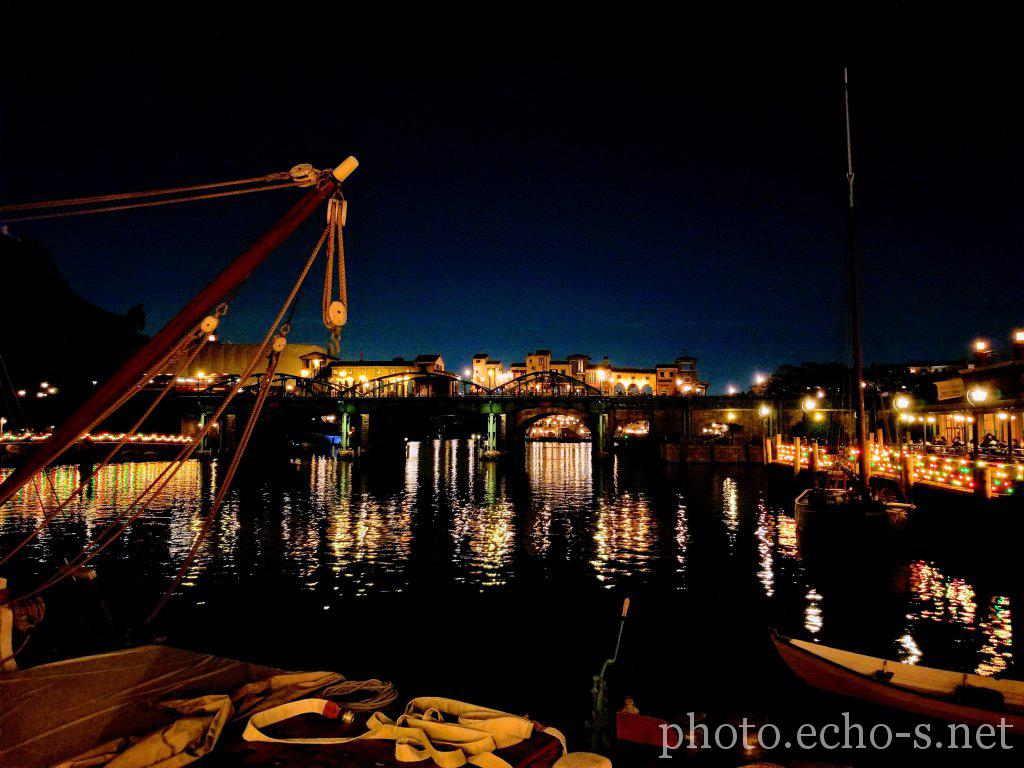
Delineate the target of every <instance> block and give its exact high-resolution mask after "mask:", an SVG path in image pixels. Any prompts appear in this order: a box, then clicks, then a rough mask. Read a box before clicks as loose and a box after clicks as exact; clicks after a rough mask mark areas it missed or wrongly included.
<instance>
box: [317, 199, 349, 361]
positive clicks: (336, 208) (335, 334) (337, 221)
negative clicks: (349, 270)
mask: <svg viewBox="0 0 1024 768" xmlns="http://www.w3.org/2000/svg"><path fill="white" fill-rule="evenodd" d="M347 212H348V203H346V202H345V198H343V197H340V196H338V197H332V198H331V199H330V200H329V201H328V202H327V230H328V232H329V233H330V234H329V236H328V239H327V269H326V270H325V273H324V294H323V301H322V302H321V305H320V308H321V311H322V313H323V321H324V326H326V328H327V330H328V331H330V334H331V342H330V344H328V352H330V353H331V354H332V355H337V354H338V353H339V352H340V351H341V327H342V326H343V325H345V322H346V321H347V320H348V285H347V283H346V279H345V240H344V232H343V230H344V227H345V218H346V215H347ZM335 254H337V255H335ZM335 259H337V270H338V298H337V299H334V298H333V292H334V269H335Z"/></svg>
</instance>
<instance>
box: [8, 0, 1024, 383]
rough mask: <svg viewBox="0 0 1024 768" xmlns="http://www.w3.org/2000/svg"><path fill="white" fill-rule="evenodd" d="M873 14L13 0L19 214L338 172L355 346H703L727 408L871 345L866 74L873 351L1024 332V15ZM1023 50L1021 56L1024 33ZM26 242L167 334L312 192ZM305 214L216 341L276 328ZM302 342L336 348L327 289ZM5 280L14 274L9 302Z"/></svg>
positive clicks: (940, 346)
mask: <svg viewBox="0 0 1024 768" xmlns="http://www.w3.org/2000/svg"><path fill="white" fill-rule="evenodd" d="M901 9H902V10H901V11H900V12H899V13H898V14H894V13H890V14H887V15H886V16H885V17H884V18H882V17H879V18H870V17H862V18H858V19H856V20H853V21H851V22H848V23H847V24H839V23H833V22H831V21H824V20H816V19H807V18H804V19H801V20H799V21H798V22H796V21H793V20H786V19H775V18H769V17H758V18H754V17H744V15H743V14H742V13H741V12H740V11H738V10H736V11H734V12H733V13H732V14H730V15H729V17H727V18H712V17H710V16H705V15H700V16H696V15H694V16H692V17H690V18H680V17H678V16H669V15H667V14H666V15H664V16H661V17H659V16H657V15H654V14H651V13H637V14H635V15H630V16H627V15H625V12H624V11H623V12H620V13H618V14H616V15H614V16H599V15H596V14H589V15H588V16H587V17H586V18H585V17H583V16H582V15H580V14H569V13H566V14H565V15H562V16H553V15H552V14H551V13H550V11H547V10H543V6H537V7H536V8H533V9H531V8H530V7H529V6H524V5H503V4H498V5H496V6H493V7H492V10H489V11H483V10H477V11H473V12H465V13H455V12H452V13H451V14H448V15H445V14H438V13H436V12H435V13H428V12H427V11H418V12H414V11H410V10H407V9H403V7H402V6H391V7H389V8H388V9H386V12H384V13H382V14H381V15H380V16H379V17H374V16H363V15H359V16H357V15H356V14H355V13H353V12H350V11H347V10H338V11H334V12H330V13H329V12H317V13H310V14H308V15H299V14H296V15H294V16H289V15H288V12H287V10H281V9H279V10H278V12H277V13H276V14H275V16H274V17H272V18H265V19H258V18H257V19H255V20H253V19H252V14H251V13H246V14H245V15H244V16H245V21H244V22H242V21H239V19H238V18H224V19H218V18H213V17H211V16H209V15H203V16H198V15H197V16H194V17H193V16H189V17H188V18H179V19H174V18H165V19H163V20H161V21H160V22H159V23H158V22H157V20H156V19H154V18H153V17H152V15H151V13H150V12H149V11H147V12H146V14H145V16H143V15H142V13H141V11H139V12H132V13H138V15H137V16H133V15H131V14H128V15H125V14H121V15H119V16H118V17H116V18H115V17H113V16H109V17H107V16H105V17H97V16H92V15H83V16H81V17H77V18H76V17H68V16H62V17H61V18H60V19H59V20H58V19H49V18H45V17H42V16H32V15H22V14H21V13H20V12H19V13H15V12H14V11H12V10H10V9H8V10H7V11H6V12H5V16H6V17H7V19H8V21H9V22H10V23H9V24H7V25H6V26H7V29H6V30H5V32H4V35H5V37H6V40H5V42H4V46H3V53H2V56H3V59H4V61H3V65H4V66H3V70H4V72H5V74H4V81H5V86H4V88H3V93H2V96H0V99H2V101H0V108H2V115H0V118H2V134H0V198H2V200H3V201H4V202H21V201H26V200H33V199H48V198H54V197H65V196H71V195H78V194H93V193H95V194H99V193H106V192H114V191H126V190H133V189H145V188H149V187H161V186H170V185H177V184H188V183H197V182H203V181H210V180H220V179H230V178H237V177H242V176H250V175H256V174H260V173H265V172H268V171H274V170H283V169H287V168H288V167H290V166H291V165H293V164H295V163H299V162H312V163H314V164H316V165H318V166H321V167H325V166H330V165H333V164H335V163H337V162H339V161H340V160H341V159H343V158H344V157H345V156H346V155H348V154H354V155H356V156H357V157H358V158H359V159H360V161H361V163H362V166H361V168H360V169H359V171H358V172H357V173H356V174H355V175H354V176H353V177H352V179H351V181H350V183H349V184H348V185H347V188H346V196H347V197H348V199H349V203H350V208H349V226H348V228H347V230H346V233H347V240H346V246H347V251H348V257H349V258H348V267H349V286H350V289H349V290H350V310H349V317H350V322H349V325H348V326H347V327H346V329H345V331H344V334H343V354H346V355H348V354H351V355H358V354H359V353H360V352H363V353H365V355H366V356H367V357H381V356H388V357H390V356H393V355H399V354H402V355H415V354H417V353H421V352H428V351H429V352H434V351H436V352H440V353H441V354H443V355H444V356H445V359H446V362H447V363H448V365H449V367H450V368H458V369H460V370H461V369H462V368H463V367H465V364H466V362H468V360H469V357H470V356H471V355H472V354H473V353H474V352H481V351H485V352H489V353H491V354H492V355H494V356H496V357H501V358H502V359H504V360H506V361H508V360H511V359H513V358H515V359H522V357H523V355H524V353H525V352H526V351H527V350H528V349H531V348H535V347H548V348H551V349H553V350H555V353H556V355H559V356H562V355H564V354H567V353H570V352H575V351H581V352H588V353H590V354H591V355H594V356H595V357H600V356H602V355H609V356H611V358H612V359H613V360H614V361H617V362H620V363H625V364H653V363H655V362H658V361H661V360H670V359H672V358H674V357H676V356H678V355H681V354H692V355H696V356H697V357H698V358H699V359H700V367H701V370H702V374H703V375H704V376H705V377H706V378H708V379H710V380H711V382H712V384H713V386H714V387H715V388H717V389H719V390H721V389H722V388H724V387H725V385H726V384H727V383H730V382H733V383H736V384H739V385H746V384H748V383H749V381H750V378H751V377H752V375H753V372H754V371H755V370H760V371H770V370H772V369H773V368H774V367H775V366H776V365H778V364H780V363H785V362H800V361H803V360H810V359H836V358H837V357H839V356H841V355H842V354H843V353H844V348H843V346H842V344H843V343H844V339H845V338H846V331H845V327H846V326H845V323H844V322H843V311H844V310H843V272H842V270H843V268H844V267H843V264H844V262H843V225H842V222H843V205H844V202H845V177H844V174H845V167H844V164H845V156H844V152H845V147H844V144H843V134H842V122H841V120H842V113H841V88H840V83H841V67H842V65H843V64H844V63H848V64H849V65H850V67H851V89H852V100H853V110H854V116H853V117H854V124H855V142H856V146H855V163H856V166H857V193H858V200H859V204H860V208H861V221H860V227H861V229H860V231H861V243H862V253H863V260H864V265H865V266H864V270H865V278H866V279H865V291H864V293H865V295H864V300H865V309H866V318H867V319H866V323H865V325H866V328H865V334H866V335H865V352H866V358H867V360H868V361H893V360H899V359H906V358H929V357H949V356H959V355H962V354H964V353H965V350H966V345H967V343H968V341H969V340H970V339H971V338H972V337H973V336H974V335H976V334H988V335H991V336H993V337H995V338H998V339H1005V338H1006V337H1007V335H1008V333H1009V331H1010V329H1011V328H1012V327H1013V326H1014V325H1015V324H1017V323H1018V322H1024V306H1022V304H1024V296H1022V293H1021V289H1020V276H1019V265H1020V256H1021V245H1022V237H1021V236H1022V234H1024V232H1022V226H1021V203H1022V202H1024V200H1022V197H1024V195H1022V159H1024V158H1022V144H1021V122H1020V114H1019V104H1020V100H1021V96H1022V94H1021V85H1020V80H1019V66H1017V64H1016V63H1015V62H1014V60H1013V59H1012V58H1011V56H1012V54H1013V51H1014V50H1015V48H1014V47H1010V45H1009V43H1010V41H1009V40H1006V41H1004V40H1003V39H1002V32H1001V31H1000V30H1002V31H1005V32H1006V33H1007V34H1009V31H1010V30H1012V29H1013V28H1014V27H1015V24H1016V21H1015V20H1013V19H1009V18H1005V19H999V18H987V19H984V20H978V21H977V23H972V22H970V21H965V20H964V19H963V18H956V19H950V20H948V21H947V20H941V19H940V20H934V19H932V20H927V19H925V18H924V16H923V15H922V14H918V13H915V12H913V11H912V10H908V7H907V6H901ZM1004 42H1005V43H1006V46H1004ZM296 194H298V193H295V192H291V191H285V192H271V193H266V194H265V195H262V196H250V197H245V198H241V199H239V200H236V201H233V202H218V203H199V204H193V205H189V206H187V207H184V206H183V207H177V208H173V209H172V208H161V209H157V210H155V211H143V212H132V213H124V214H115V215H110V216H105V217H91V218H83V219H73V220H68V221H62V222H47V223H40V224H24V225H15V227H14V230H15V232H16V233H18V234H21V235H24V236H28V237H33V238H36V239H39V240H40V241H42V242H43V243H44V244H45V245H46V246H47V247H48V248H49V249H50V250H51V251H52V252H53V253H54V255H55V257H56V258H57V261H58V263H59V264H60V266H61V268H62V269H63V270H64V272H65V273H66V274H67V276H68V278H69V279H70V281H71V283H72V285H73V286H74V287H75V288H76V289H77V290H78V291H79V292H80V293H82V294H83V295H84V296H86V297H87V298H89V299H91V300H93V301H95V302H96V303H98V304H100V305H101V306H104V307H106V308H109V309H112V310H116V311H124V310H125V309H127V308H128V307H129V306H130V305H132V304H135V303H139V302H141V303H143V304H144V305H145V307H146V311H147V315H148V326H147V329H148V330H149V332H151V333H152V332H154V331H155V330H156V329H157V327H158V326H159V325H161V324H162V323H163V322H164V321H166V320H167V319H168V317H169V316H170V315H171V313H172V312H173V311H174V310H175V309H176V308H178V307H179V306H180V305H181V304H182V303H183V302H184V301H185V300H186V299H187V297H189V296H190V295H191V294H192V293H193V292H195V291H197V290H198V289H199V288H200V287H201V286H202V285H203V284H204V282H205V281H206V280H207V279H209V278H210V277H211V276H212V274H213V272H214V270H216V269H219V268H220V267H222V266H223V265H225V264H226V263H227V262H228V261H229V260H230V259H231V258H232V257H233V256H234V255H235V254H237V252H238V251H239V250H240V249H241V248H242V247H244V246H245V245H246V244H247V243H248V242H249V241H250V240H252V239H253V238H254V237H255V236H256V235H257V234H258V233H259V232H260V231H261V230H262V229H263V228H265V227H267V226H268V225H270V224H271V223H272V222H273V220H274V219H275V217H276V216H277V215H278V214H279V213H280V212H281V211H283V210H284V209H285V208H286V207H287V206H288V204H289V203H290V202H291V201H292V200H293V199H294V197H295V196H296ZM320 223H321V222H320V220H317V221H316V222H312V223H310V225H309V226H308V227H307V228H306V229H304V230H303V231H302V232H301V233H300V234H299V235H298V236H296V237H295V238H294V239H293V241H292V242H291V243H290V244H289V245H288V246H287V247H285V248H282V249H281V250H280V251H279V252H278V253H277V254H276V255H275V257H274V258H273V260H272V261H271V262H269V263H268V264H267V265H265V268H264V269H262V270H261V271H260V272H258V273H257V274H256V275H255V276H254V277H253V279H252V280H250V282H249V284H248V285H247V286H246V287H245V289H244V291H243V293H242V295H241V296H240V297H239V299H238V300H237V301H236V302H235V304H234V306H233V308H232V310H231V312H230V314H229V317H228V319H227V320H226V321H225V323H224V324H223V326H222V329H223V336H224V338H231V339H235V340H240V341H241V340H248V339H253V338H255V337H256V336H257V335H258V334H259V333H260V331H261V329H262V328H263V327H264V326H263V324H265V323H266V322H269V318H270V315H271V312H272V309H273V306H274V304H275V302H277V301H278V297H280V296H282V295H283V293H284V292H286V291H287V289H288V288H289V287H290V285H291V281H292V276H293V275H294V274H295V272H296V271H297V269H298V265H299V264H300V260H301V258H302V252H303V251H304V250H305V249H308V247H310V245H311V244H312V241H313V239H314V237H315V235H316V233H315V229H316V228H317V227H318V226H320ZM311 288H312V290H311V292H310V293H309V294H307V295H306V297H305V299H304V302H303V306H302V307H301V308H300V312H299V317H300V319H299V321H298V323H297V328H296V330H295V331H293V334H292V338H293V339H296V340H304V341H311V342H321V343H322V342H323V341H324V340H325V336H324V332H323V329H322V327H320V325H319V319H318V311H317V304H318V300H317V296H316V292H317V290H318V289H317V287H316V286H315V285H314V286H311ZM7 289H8V290H9V289H10V288H7Z"/></svg>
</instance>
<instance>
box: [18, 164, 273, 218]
mask: <svg viewBox="0 0 1024 768" xmlns="http://www.w3.org/2000/svg"><path fill="white" fill-rule="evenodd" d="M290 178H291V175H290V173H289V172H288V171H281V172H278V173H268V174H266V175H264V176H253V177H252V178H250V179H235V180H233V181H215V182H211V183H209V184H192V185H190V186H187V187H167V188H165V189H149V190H145V191H143V192H120V193H117V194H111V195H92V196H90V197H66V198H63V199H61V200H40V201H38V202H34V203H15V204H12V205H0V212H4V211H34V210H38V209H40V208H64V207H69V206H73V205H91V204H93V203H110V202H114V201H115V200H134V199H137V198H140V197H158V196H160V195H180V194H182V193H184V192H201V191H204V190H207V189H216V188H217V187H238V186H242V185H244V184H258V183H263V182H266V183H269V182H271V181H285V180H288V179H290Z"/></svg>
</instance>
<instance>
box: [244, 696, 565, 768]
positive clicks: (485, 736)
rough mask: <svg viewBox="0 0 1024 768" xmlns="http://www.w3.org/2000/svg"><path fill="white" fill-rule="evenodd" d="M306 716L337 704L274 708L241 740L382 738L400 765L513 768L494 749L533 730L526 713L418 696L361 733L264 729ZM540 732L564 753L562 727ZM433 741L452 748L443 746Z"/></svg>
mask: <svg viewBox="0 0 1024 768" xmlns="http://www.w3.org/2000/svg"><path fill="white" fill-rule="evenodd" d="M305 714H317V715H323V716H324V717H330V718H336V717H338V714H339V708H338V705H337V704H335V703H334V702H332V701H328V700H327V699H300V700H299V701H292V702H289V703H288V704H282V705H280V706H277V707H272V708H270V709H267V710H264V711H263V712H259V713H257V714H255V715H253V716H252V717H251V718H249V721H248V722H247V723H246V726H245V731H244V732H243V733H242V739H243V740H245V741H259V742H268V743H275V744H313V745H336V744H350V743H352V742H355V741H361V740H367V739H381V740H388V741H394V742H395V759H396V760H398V761H399V762H402V763H411V762H419V761H420V760H426V759H431V760H433V761H434V762H435V763H436V764H437V765H438V766H440V768H461V766H464V765H466V764H467V763H469V764H471V765H474V766H477V767H478V768H511V766H510V765H509V764H508V762H506V761H505V760H502V759H501V758H500V757H498V756H497V755H495V754H494V750H496V749H501V748H502V747H505V746H511V745H513V744H518V743H519V742H521V741H523V740H524V739H527V738H529V737H530V736H531V735H532V734H533V723H532V722H531V721H530V720H528V719H526V718H524V717H517V716H516V715H510V714H508V713H506V712H499V711H498V710H493V709H486V708H483V707H474V706H472V705H469V704H464V703H463V702H460V701H455V700H454V699H440V698H421V699H414V700H413V701H411V702H409V705H408V706H407V707H406V713H405V714H404V715H402V716H401V717H399V718H398V721H397V722H392V721H391V720H390V719H389V718H388V717H387V716H385V715H383V714H382V713H380V712H375V713H374V714H373V715H371V716H370V718H369V720H368V721H367V723H366V725H367V730H366V732H365V733H362V734H360V735H358V736H349V737H326V738H295V739H278V738H274V737H271V736H267V735H266V734H265V733H263V731H262V730H260V729H261V728H264V727H266V726H268V725H274V724H275V723H280V722H282V721H283V720H288V719H289V718H292V717H296V716H298V715H305ZM443 714H448V715H455V716H457V717H458V720H459V722H458V723H446V722H443V721H442V716H443ZM542 733H547V734H549V735H551V736H553V737H554V738H556V739H558V741H559V742H560V743H561V745H562V752H563V754H564V753H565V737H564V736H563V735H562V734H561V733H560V732H559V731H557V730H556V729H554V728H545V729H544V730H543V731H542ZM435 744H436V745H439V746H443V747H451V749H439V748H438V747H437V746H435Z"/></svg>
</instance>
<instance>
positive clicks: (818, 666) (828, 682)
mask: <svg viewBox="0 0 1024 768" xmlns="http://www.w3.org/2000/svg"><path fill="white" fill-rule="evenodd" d="M772 642H773V643H774V644H775V648H776V650H778V652H779V655H780V656H782V660H783V661H785V662H786V665H787V666H788V667H789V668H790V669H791V670H792V671H793V673H794V674H796V676H797V677H799V678H800V679H801V680H803V681H804V682H805V683H807V684H808V685H810V686H812V687H814V688H817V689H819V690H822V691H828V692H829V693H835V694H838V695H840V696H849V697H852V698H855V699H861V700H863V701H869V702H872V703H874V704H879V705H881V706H884V707H890V708H893V709H900V710H903V711H905V712H913V713H915V714H918V715H923V716H925V717H930V718H935V719H937V720H948V721H951V722H955V723H965V724H967V725H972V726H978V725H992V726H995V727H998V726H999V724H1000V722H1005V723H1006V725H1007V726H1008V727H1009V728H1012V731H1011V733H1013V734H1015V735H1018V736H1021V735H1024V715H1019V714H1016V713H1012V712H1006V711H995V710H989V709H982V708H980V707H973V706H969V705H966V704H960V703H958V702H955V701H950V700H946V699H942V698H938V697H934V696H927V695H924V694H921V693H916V692H914V691H911V690H907V689H905V688H900V687H897V686H894V685H889V684H887V683H885V682H882V681H879V680H874V679H872V678H870V677H868V676H865V675H861V674H858V673H856V672H852V671H851V670H848V669H846V668H844V667H842V666H840V665H838V664H835V663H833V662H830V661H828V660H827V659H822V658H820V657H818V656H815V655H814V654H812V653H809V652H807V651H804V650H802V649H800V648H797V647H796V646H794V645H792V644H790V643H789V642H788V641H787V640H786V638H783V637H779V636H778V635H773V636H772Z"/></svg>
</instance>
